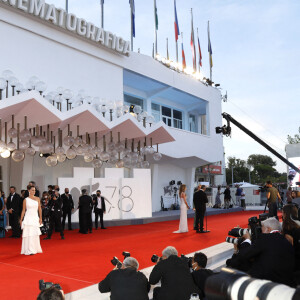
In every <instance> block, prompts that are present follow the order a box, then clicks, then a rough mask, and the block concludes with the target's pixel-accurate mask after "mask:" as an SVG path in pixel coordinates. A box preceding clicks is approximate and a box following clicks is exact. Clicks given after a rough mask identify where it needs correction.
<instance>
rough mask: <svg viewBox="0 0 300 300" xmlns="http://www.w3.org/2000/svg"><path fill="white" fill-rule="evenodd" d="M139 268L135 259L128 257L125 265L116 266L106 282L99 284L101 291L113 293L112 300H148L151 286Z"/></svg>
mask: <svg viewBox="0 0 300 300" xmlns="http://www.w3.org/2000/svg"><path fill="white" fill-rule="evenodd" d="M138 268H139V263H138V261H137V260H136V259H135V258H133V257H126V258H125V259H124V261H123V264H121V265H119V266H116V267H115V269H114V270H112V271H111V272H110V273H109V274H108V275H107V276H106V277H105V279H104V280H102V281H101V282H99V284H98V289H99V291H100V292H101V293H108V292H111V296H110V299H111V300H125V299H130V300H148V299H149V297H148V293H149V291H150V284H149V282H148V279H147V278H146V276H145V275H144V274H143V273H141V272H139V271H138Z"/></svg>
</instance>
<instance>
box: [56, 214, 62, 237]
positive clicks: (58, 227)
mask: <svg viewBox="0 0 300 300" xmlns="http://www.w3.org/2000/svg"><path fill="white" fill-rule="evenodd" d="M54 216H55V227H56V228H57V231H59V232H60V236H61V237H63V236H64V230H63V227H62V224H61V213H55V215H54Z"/></svg>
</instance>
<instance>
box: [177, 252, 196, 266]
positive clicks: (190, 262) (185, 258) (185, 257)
mask: <svg viewBox="0 0 300 300" xmlns="http://www.w3.org/2000/svg"><path fill="white" fill-rule="evenodd" d="M180 258H181V259H182V260H183V261H185V262H186V263H187V265H188V266H189V268H192V267H193V257H187V256H185V255H184V254H181V256H180Z"/></svg>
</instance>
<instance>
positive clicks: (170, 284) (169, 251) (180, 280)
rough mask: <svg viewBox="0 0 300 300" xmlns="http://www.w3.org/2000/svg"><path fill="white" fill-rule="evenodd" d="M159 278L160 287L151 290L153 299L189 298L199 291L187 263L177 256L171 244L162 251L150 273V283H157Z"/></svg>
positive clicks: (187, 299) (183, 299) (172, 299)
mask: <svg viewBox="0 0 300 300" xmlns="http://www.w3.org/2000/svg"><path fill="white" fill-rule="evenodd" d="M160 280H161V287H156V288H154V290H153V300H189V299H190V296H191V294H193V293H197V294H198V293H199V290H198V288H197V286H196V285H195V283H194V281H193V277H192V274H191V273H190V268H189V266H188V264H187V263H186V261H185V260H184V259H181V258H180V257H178V252H177V250H176V249H175V248H174V247H172V246H168V247H167V248H165V249H164V250H163V251H162V257H161V258H160V259H159V260H158V261H157V264H156V265H155V266H154V268H153V270H152V272H151V274H150V277H149V282H150V284H157V283H158V282H159V281H160Z"/></svg>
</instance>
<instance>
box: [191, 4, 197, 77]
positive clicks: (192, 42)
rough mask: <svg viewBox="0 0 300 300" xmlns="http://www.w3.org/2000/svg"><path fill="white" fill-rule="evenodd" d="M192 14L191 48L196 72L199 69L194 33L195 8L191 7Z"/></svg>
mask: <svg viewBox="0 0 300 300" xmlns="http://www.w3.org/2000/svg"><path fill="white" fill-rule="evenodd" d="M191 15H192V22H191V27H192V29H191V48H192V55H193V69H194V72H196V70H197V64H196V47H195V35H194V25H193V9H192V8H191Z"/></svg>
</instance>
